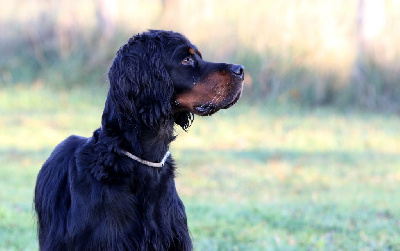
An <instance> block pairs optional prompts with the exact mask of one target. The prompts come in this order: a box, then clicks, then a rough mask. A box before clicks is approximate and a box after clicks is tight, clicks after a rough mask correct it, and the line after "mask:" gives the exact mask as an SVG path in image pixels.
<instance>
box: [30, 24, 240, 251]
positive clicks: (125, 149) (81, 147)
mask: <svg viewBox="0 0 400 251" xmlns="http://www.w3.org/2000/svg"><path fill="white" fill-rule="evenodd" d="M108 76H109V80H110V89H109V92H108V96H107V101H106V103H105V108H104V112H103V116H102V121H101V128H99V129H97V130H96V131H94V133H93V136H92V137H90V138H84V137H80V136H70V137H69V138H67V139H66V140H64V141H63V142H61V143H60V144H59V145H58V146H57V147H56V148H55V149H54V151H53V152H52V154H51V156H50V157H49V158H48V160H47V161H46V162H45V163H44V165H43V167H42V169H41V171H40V172H39V175H38V177H37V183H36V189H35V199H34V203H35V210H36V213H37V215H38V225H39V226H38V228H39V230H38V232H39V245H40V249H41V250H52V251H55V250H57V251H58V250H96V251H97V250H191V249H192V242H191V239H190V235H189V231H188V227H187V220H186V214H185V208H184V206H183V204H182V201H181V200H180V198H179V197H178V194H177V191H176V189H175V183H174V175H175V167H174V163H173V160H172V158H171V157H170V156H169V151H168V150H169V144H170V143H171V142H172V141H173V140H174V138H175V136H174V123H176V124H178V125H180V126H181V127H182V128H183V129H184V130H186V129H187V128H188V127H189V126H190V125H191V123H192V121H193V114H198V115H201V116H204V115H211V114H213V113H215V112H217V111H218V110H219V109H225V108H228V107H230V106H232V105H233V104H234V103H235V102H236V101H237V100H238V99H239V97H240V95H241V92H242V83H243V79H244V68H243V66H241V65H232V64H224V63H210V62H206V61H204V60H203V59H202V56H201V53H200V52H199V50H198V49H197V48H196V46H194V45H193V44H191V43H190V42H189V41H188V40H187V39H186V38H185V37H184V36H182V35H181V34H179V33H174V32H166V31H158V30H151V31H149V32H145V33H143V34H138V35H136V36H134V37H133V38H131V39H129V41H128V43H127V44H125V45H124V46H122V47H121V48H120V49H119V51H118V52H117V55H116V57H115V59H114V61H113V64H112V66H111V69H110V71H109V73H108Z"/></svg>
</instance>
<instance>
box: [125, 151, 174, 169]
mask: <svg viewBox="0 0 400 251" xmlns="http://www.w3.org/2000/svg"><path fill="white" fill-rule="evenodd" d="M122 153H123V154H125V155H126V156H128V157H129V158H131V159H133V160H136V161H137V162H139V163H142V164H144V165H147V166H151V167H158V168H161V167H163V166H164V164H165V161H167V159H168V156H169V155H171V153H170V152H169V151H167V152H166V153H165V155H164V158H163V159H162V160H161V162H158V163H155V162H150V161H147V160H143V159H141V158H139V157H138V156H135V155H133V154H132V153H130V152H127V151H124V150H122Z"/></svg>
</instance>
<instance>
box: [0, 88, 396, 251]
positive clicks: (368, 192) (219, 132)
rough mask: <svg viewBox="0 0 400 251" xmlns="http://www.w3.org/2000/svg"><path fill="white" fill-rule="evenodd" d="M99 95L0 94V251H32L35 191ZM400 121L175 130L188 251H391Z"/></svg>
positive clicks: (84, 128)
mask: <svg viewBox="0 0 400 251" xmlns="http://www.w3.org/2000/svg"><path fill="white" fill-rule="evenodd" d="M105 97H106V89H105V88H97V89H95V88H93V89H90V87H85V88H79V87H76V88H75V89H73V90H71V91H69V92H66V91H62V90H59V91H52V90H48V89H44V88H40V87H37V88H34V87H24V86H16V87H6V88H2V89H1V90H0V113H1V117H0V127H1V130H0V201H1V203H0V250H37V243H36V230H35V218H34V214H33V209H32V196H33V188H34V183H35V179H36V175H37V172H38V170H39V168H40V166H41V164H42V163H43V162H44V161H45V159H46V158H47V157H48V156H49V154H50V152H51V151H52V149H53V148H54V146H55V145H56V144H57V143H59V142H60V141H61V140H63V139H64V138H66V137H67V136H69V135H70V134H79V135H84V136H90V134H91V132H92V131H93V130H94V129H95V128H97V127H98V126H99V125H100V118H101V113H102V109H103V105H104V100H105ZM398 128H400V118H399V117H398V116H396V115H393V114H392V115H391V114H383V113H381V114H377V113H375V114H374V113H369V112H363V111H338V110H335V109H332V108H316V109H306V108H298V107H294V106H288V105H285V106H280V105H277V104H275V105H274V104H269V103H263V104H261V103H260V104H258V105H249V104H246V103H244V102H240V103H239V104H238V105H236V106H234V107H233V108H231V109H229V110H227V111H222V112H220V113H218V114H216V115H215V116H213V117H205V118H199V117H196V119H195V122H194V124H193V125H192V127H191V128H190V130H189V133H185V132H183V131H182V130H179V129H177V133H178V134H179V137H178V139H177V140H176V141H175V142H174V143H173V145H172V153H173V156H174V158H175V159H176V160H177V162H178V166H179V167H180V168H179V176H178V178H177V189H178V192H179V194H180V196H181V197H182V199H183V200H184V203H185V206H186V210H187V214H188V220H189V225H190V230H191V233H192V236H193V240H194V243H195V247H196V250H400V200H398V194H400V186H398V184H399V182H400V131H399V130H398Z"/></svg>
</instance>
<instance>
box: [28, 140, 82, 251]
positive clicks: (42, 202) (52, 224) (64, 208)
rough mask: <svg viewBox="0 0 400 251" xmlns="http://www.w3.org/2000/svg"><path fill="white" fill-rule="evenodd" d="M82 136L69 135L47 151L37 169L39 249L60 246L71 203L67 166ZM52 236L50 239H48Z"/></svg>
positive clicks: (79, 144) (63, 247) (63, 237)
mask: <svg viewBox="0 0 400 251" xmlns="http://www.w3.org/2000/svg"><path fill="white" fill-rule="evenodd" d="M86 140H87V139H86V138H83V137H79V136H70V137H69V138H67V139H65V140H64V141H63V142H61V143H60V144H59V145H58V146H57V147H56V148H55V149H54V150H53V152H52V153H51V155H50V157H49V158H48V159H47V161H46V162H45V163H44V164H43V166H42V169H41V170H40V172H39V174H38V177H37V182H36V188H35V201H34V203H35V210H36V212H37V215H38V222H39V226H38V227H39V229H38V231H39V244H40V246H41V248H42V249H43V250H64V249H66V246H65V237H66V228H67V226H66V221H65V219H66V218H67V213H68V209H69V207H70V204H71V192H70V181H69V178H68V170H69V168H68V167H69V166H70V165H73V164H74V163H73V162H74V161H75V160H74V155H75V152H76V151H77V149H79V148H80V147H82V145H83V144H84V142H85V141H86ZM48 240H54V241H48Z"/></svg>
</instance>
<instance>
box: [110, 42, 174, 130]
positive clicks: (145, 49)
mask: <svg viewBox="0 0 400 251" xmlns="http://www.w3.org/2000/svg"><path fill="white" fill-rule="evenodd" d="M160 43H161V41H160V39H158V38H157V37H154V36H152V37H151V36H149V35H148V34H147V35H146V34H142V35H137V36H135V37H133V38H131V39H130V40H129V41H128V43H127V44H125V45H124V46H123V47H121V48H120V50H119V51H118V53H117V56H116V57H115V59H114V62H113V64H112V66H111V69H110V71H109V74H108V75H109V79H110V91H109V97H108V99H111V101H112V103H113V106H114V108H115V109H116V112H117V118H118V123H119V124H120V127H121V128H123V127H125V126H134V125H137V123H141V124H144V125H146V126H147V127H150V128H157V127H158V126H160V123H163V122H164V121H166V120H167V119H169V118H170V117H171V98H172V95H173V84H172V80H171V78H170V77H169V74H168V72H167V70H166V69H165V66H164V64H163V62H162V61H161V60H162V54H161V53H162V46H161V44H160ZM106 107H107V105H106Z"/></svg>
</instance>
